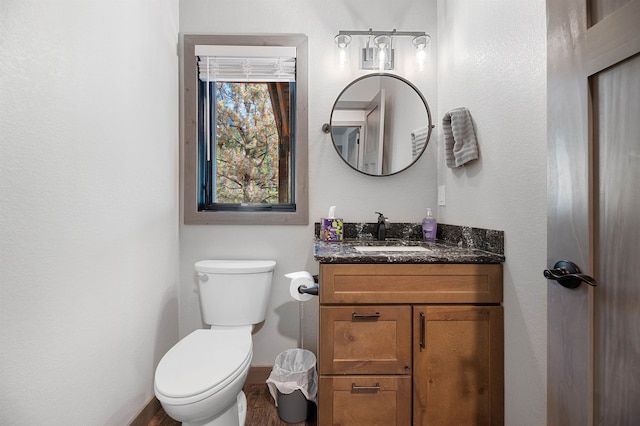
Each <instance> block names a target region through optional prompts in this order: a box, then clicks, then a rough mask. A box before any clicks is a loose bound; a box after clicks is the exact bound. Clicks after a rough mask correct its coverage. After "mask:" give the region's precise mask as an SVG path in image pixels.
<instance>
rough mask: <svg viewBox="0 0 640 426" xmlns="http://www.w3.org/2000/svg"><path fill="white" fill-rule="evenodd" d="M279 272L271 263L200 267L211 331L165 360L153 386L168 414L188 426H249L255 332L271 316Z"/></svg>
mask: <svg viewBox="0 0 640 426" xmlns="http://www.w3.org/2000/svg"><path fill="white" fill-rule="evenodd" d="M275 266H276V262H274V261H272V260H202V261H200V262H197V263H196V264H195V269H196V277H197V279H198V288H199V291H200V306H201V308H202V317H203V320H204V322H205V323H206V324H208V325H211V328H210V329H201V330H196V331H194V332H193V333H191V334H189V335H188V336H186V337H185V338H184V339H182V340H180V341H179V342H178V343H176V345H175V346H174V347H172V348H171V349H170V350H169V352H167V353H166V354H165V356H164V357H162V360H160V363H159V364H158V368H157V369H156V376H155V383H154V384H155V386H154V388H155V394H156V397H157V398H158V400H159V401H160V403H161V404H162V407H163V408H164V410H165V411H166V413H167V414H168V415H169V416H171V417H172V418H174V419H175V420H178V421H181V422H182V424H183V425H184V426H213V425H216V426H238V425H240V426H244V424H245V419H246V414H247V400H246V397H245V395H244V393H243V392H242V387H243V386H244V381H245V379H246V378H247V372H248V371H249V366H250V364H251V358H252V356H253V343H252V339H251V331H252V330H253V325H254V324H258V323H260V322H262V321H264V318H265V316H266V313H267V302H268V301H269V294H270V292H271V279H272V276H273V270H274V268H275Z"/></svg>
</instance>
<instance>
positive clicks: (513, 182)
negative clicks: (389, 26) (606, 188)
mask: <svg viewBox="0 0 640 426" xmlns="http://www.w3.org/2000/svg"><path fill="white" fill-rule="evenodd" d="M438 32H439V38H440V45H439V46H438V47H439V52H440V57H439V74H438V82H439V84H438V99H439V103H438V108H439V110H440V112H441V114H440V117H442V115H443V114H444V112H445V111H448V110H450V109H452V108H455V107H459V106H466V107H467V108H469V110H470V112H471V115H472V116H473V120H474V123H475V127H476V130H477V135H478V139H479V147H480V160H479V161H477V162H475V163H474V164H472V165H469V166H468V167H463V168H461V169H459V170H458V169H454V170H452V169H447V168H446V167H444V168H443V169H442V170H441V173H440V181H441V182H440V183H441V184H444V185H446V191H447V194H446V195H447V205H446V207H444V208H440V209H439V212H438V213H439V219H440V220H441V221H443V222H445V223H454V224H466V225H470V226H477V227H482V228H491V229H502V230H504V231H505V254H506V259H507V260H506V262H505V264H504V308H505V398H506V401H505V408H506V410H505V414H506V417H505V420H506V421H505V424H507V425H544V424H546V331H547V328H546V327H547V319H546V318H547V317H546V312H547V308H546V288H547V283H546V280H545V279H544V278H543V277H542V270H543V269H544V268H545V267H546V205H547V200H546V146H547V144H546V24H545V2H544V1H543V0H536V1H529V0H517V1H514V0H491V1H477V0H440V1H438ZM439 146H440V147H442V135H440V145H439ZM439 158H440V161H439V164H443V160H442V158H443V157H442V152H441V153H440V155H439Z"/></svg>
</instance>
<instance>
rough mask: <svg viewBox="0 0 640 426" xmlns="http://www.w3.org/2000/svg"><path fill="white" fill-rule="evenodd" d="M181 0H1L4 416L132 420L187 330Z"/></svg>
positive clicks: (0, 403) (0, 418) (8, 420)
mask: <svg viewBox="0 0 640 426" xmlns="http://www.w3.org/2000/svg"><path fill="white" fill-rule="evenodd" d="M177 33H178V2H177V0H162V1H149V0H131V1H127V2H123V1H118V2H97V1H87V2H82V1H61V0H60V1H3V2H2V3H0V158H1V161H0V162H1V164H2V166H1V167H0V233H1V236H0V280H1V281H0V283H1V295H0V424H7V425H8V424H11V425H44V424H51V425H53V424H58V425H62V424H65V425H81V426H85V425H123V424H127V423H128V422H129V421H130V420H131V419H132V418H133V417H134V416H135V415H136V414H137V412H138V410H140V408H142V407H143V406H144V405H145V404H146V403H147V402H148V401H149V400H150V399H151V398H152V396H153V373H154V369H155V366H156V364H157V362H158V361H159V360H160V357H161V356H162V355H163V354H164V353H165V352H166V351H167V350H168V348H169V347H170V346H171V345H172V344H173V343H174V342H175V341H176V340H177V335H178V314H177V310H178V302H177V295H178V289H177V281H178V265H177V259H178V249H179V247H178V220H179V219H178V201H177V189H178V185H177V181H178V144H177V136H178V115H177V102H178V98H177V81H178V72H177V69H178V68H177V56H176V44H177Z"/></svg>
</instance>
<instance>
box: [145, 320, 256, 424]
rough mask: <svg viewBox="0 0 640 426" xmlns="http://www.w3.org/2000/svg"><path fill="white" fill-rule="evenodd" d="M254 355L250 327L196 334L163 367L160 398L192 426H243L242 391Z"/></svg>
mask: <svg viewBox="0 0 640 426" xmlns="http://www.w3.org/2000/svg"><path fill="white" fill-rule="evenodd" d="M252 354H253V352H252V341H251V327H250V326H247V327H243V328H242V329H240V327H233V328H228V329H222V330H219V329H210V330H196V331H194V332H193V333H191V334H189V335H188V336H187V337H185V338H184V339H182V340H181V341H180V342H178V343H177V344H176V345H175V346H174V347H173V348H171V350H170V351H169V352H167V354H166V355H165V356H164V357H163V358H162V360H161V361H160V363H159V364H158V368H157V369H156V375H155V393H156V397H157V398H158V400H159V401H160V403H161V404H162V406H163V407H164V409H165V411H166V413H167V414H168V415H169V416H171V417H172V418H174V419H176V420H178V421H181V422H183V425H186V426H192V425H193V426H195V425H198V426H204V425H207V426H209V425H211V426H213V425H221V426H222V425H224V426H227V425H229V426H231V425H233V426H237V425H243V424H244V418H240V416H242V415H243V414H246V398H245V396H244V393H242V387H243V386H244V381H245V379H246V377H247V373H248V371H249V365H250V364H251V359H252Z"/></svg>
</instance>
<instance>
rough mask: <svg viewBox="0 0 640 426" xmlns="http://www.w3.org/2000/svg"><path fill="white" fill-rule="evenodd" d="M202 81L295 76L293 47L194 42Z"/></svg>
mask: <svg viewBox="0 0 640 426" xmlns="http://www.w3.org/2000/svg"><path fill="white" fill-rule="evenodd" d="M195 55H196V56H197V57H198V75H199V78H200V80H201V81H204V82H212V81H227V82H228V81H236V82H245V81H246V82H250V81H259V82H278V81H289V82H291V81H295V80H296V48H295V47H289V46H221V45H196V46H195Z"/></svg>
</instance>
